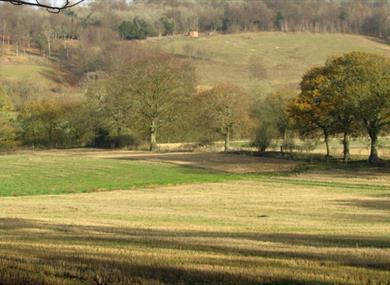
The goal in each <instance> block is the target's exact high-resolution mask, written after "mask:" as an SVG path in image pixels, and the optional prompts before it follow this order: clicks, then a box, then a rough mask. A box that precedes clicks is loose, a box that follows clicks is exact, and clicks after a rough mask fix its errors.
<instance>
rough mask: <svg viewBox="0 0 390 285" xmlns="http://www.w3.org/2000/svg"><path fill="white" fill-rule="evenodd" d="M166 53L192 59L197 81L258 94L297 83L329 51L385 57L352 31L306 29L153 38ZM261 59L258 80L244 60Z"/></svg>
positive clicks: (388, 49)
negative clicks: (227, 84) (261, 72)
mask: <svg viewBox="0 0 390 285" xmlns="http://www.w3.org/2000/svg"><path fill="white" fill-rule="evenodd" d="M153 42H154V44H156V45H160V46H162V47H163V48H164V49H165V50H167V51H168V52H171V53H174V54H176V55H179V56H185V57H189V58H192V59H193V61H194V63H195V65H196V68H197V73H198V76H199V84H200V85H206V86H207V85H212V84H215V83H218V82H223V81H228V82H233V83H236V84H238V85H241V86H243V87H245V88H247V89H249V90H262V91H264V92H266V91H269V90H271V89H275V88H279V87H283V86H294V87H295V86H297V84H298V83H299V80H300V78H301V76H302V74H303V73H304V72H305V71H306V70H307V69H308V68H310V67H312V66H315V65H319V64H323V63H324V61H325V60H326V59H327V58H328V57H330V56H334V55H339V54H342V53H346V52H350V51H366V52H375V53H379V54H383V55H385V56H390V46H389V45H386V44H382V43H379V42H376V41H373V40H370V39H368V38H366V37H363V36H358V35H345V34H311V33H276V32H264V33H244V34H229V35H212V36H206V35H205V36H201V37H199V38H197V39H194V38H188V37H180V38H172V39H162V40H159V41H157V40H156V41H153ZM254 61H260V62H262V64H263V66H264V67H265V69H266V73H267V75H266V77H265V78H263V79H258V78H254V77H253V76H251V72H250V67H249V66H250V64H251V63H252V62H254Z"/></svg>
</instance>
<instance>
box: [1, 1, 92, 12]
mask: <svg viewBox="0 0 390 285" xmlns="http://www.w3.org/2000/svg"><path fill="white" fill-rule="evenodd" d="M84 1H85V0H77V1H76V2H73V3H72V2H71V1H70V0H65V1H64V3H63V4H61V5H55V4H45V3H42V0H34V1H26V0H0V2H8V3H11V4H13V5H28V6H35V7H42V8H45V9H47V10H48V11H49V12H51V13H59V12H61V11H62V10H64V9H68V8H72V7H74V6H76V5H78V4H80V3H81V2H84Z"/></svg>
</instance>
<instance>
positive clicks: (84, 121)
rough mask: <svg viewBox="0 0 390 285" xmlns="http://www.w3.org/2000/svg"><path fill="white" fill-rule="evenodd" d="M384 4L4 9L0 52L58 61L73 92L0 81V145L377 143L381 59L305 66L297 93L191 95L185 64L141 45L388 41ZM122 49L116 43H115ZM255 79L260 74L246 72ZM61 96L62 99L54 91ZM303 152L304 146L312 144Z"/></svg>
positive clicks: (382, 104) (216, 90) (152, 0)
mask: <svg viewBox="0 0 390 285" xmlns="http://www.w3.org/2000/svg"><path fill="white" fill-rule="evenodd" d="M389 9H390V4H389V3H388V1H358V0H357V1H268V0H264V1H257V0H253V1H251V0H248V1H224V0H220V1H176V0H149V1H134V2H131V3H130V2H126V1H119V0H116V1H92V2H90V3H88V5H87V6H80V7H77V9H72V10H66V11H64V13H61V14H50V13H47V12H46V11H41V10H35V9H31V8H28V7H14V6H12V5H6V4H2V5H1V9H0V19H1V21H0V32H1V34H0V35H1V44H0V47H1V52H2V53H3V54H4V55H6V54H8V53H9V52H11V53H13V54H14V55H16V56H17V55H19V54H31V53H36V52H38V53H39V54H40V55H41V56H45V57H47V58H49V59H50V60H51V61H53V62H56V63H57V64H58V65H59V66H60V68H61V69H62V70H63V71H64V74H66V78H65V80H67V82H68V83H69V84H70V85H72V86H75V88H77V89H78V90H79V96H73V97H66V96H48V94H42V91H41V90H39V87H37V86H33V85H28V83H20V84H19V83H18V84H13V83H10V82H5V81H2V79H1V78H0V83H1V85H0V114H1V116H0V120H1V126H0V143H1V145H2V146H4V147H5V146H7V147H10V146H11V147H12V146H17V145H22V146H29V147H30V146H31V147H34V148H35V147H49V148H53V147H84V146H89V147H138V146H140V145H148V146H149V148H150V150H155V149H156V148H157V143H158V142H196V144H197V145H199V146H205V145H208V144H210V143H212V142H213V141H215V140H224V141H225V149H226V150H229V148H230V139H231V138H232V137H234V138H245V139H248V138H250V139H251V140H252V141H253V143H252V145H253V146H254V147H257V148H258V149H259V150H261V151H265V150H266V149H267V148H268V147H269V146H270V144H271V142H272V140H274V139H279V141H280V146H281V151H282V152H284V151H287V150H291V149H293V148H294V138H297V137H301V138H317V139H318V138H320V137H323V138H324V140H325V142H326V145H327V156H326V157H327V158H330V155H331V154H330V152H329V147H328V140H329V138H331V137H341V138H342V142H343V146H344V160H345V161H348V160H349V139H350V137H354V136H369V137H370V139H371V155H370V159H369V160H370V161H371V162H376V161H377V160H378V157H377V146H378V137H379V136H380V135H382V134H385V133H386V131H388V128H389V125H390V117H389V114H390V93H389V88H390V82H389V80H390V75H389V74H390V67H389V66H390V63H389V60H388V59H387V58H384V57H381V56H377V55H374V54H366V53H351V54H348V55H345V56H344V57H340V58H335V59H329V61H328V62H327V63H326V64H325V65H324V66H323V67H321V68H315V69H313V70H309V71H308V72H307V74H306V75H305V76H304V78H303V80H302V83H301V91H300V92H299V94H298V95H297V90H286V89H283V90H278V91H276V92H274V93H272V94H270V95H268V97H266V98H265V99H261V100H260V99H256V98H255V96H253V94H248V93H247V92H246V91H244V90H241V89H240V88H239V87H237V86H234V85H232V84H229V83H224V82H221V83H220V84H218V85H216V86H213V87H212V88H209V89H207V90H199V88H197V87H198V85H197V80H196V75H195V72H194V67H193V66H192V65H191V62H189V61H187V60H185V59H183V58H178V57H175V56H173V55H170V54H167V53H164V52H162V51H160V50H156V49H154V48H151V47H148V46H147V45H145V44H144V43H143V42H140V41H132V40H141V39H145V38H147V37H152V36H170V35H175V34H184V33H187V32H189V31H192V30H199V31H201V32H204V33H212V32H222V33H233V32H241V31H282V32H297V31H310V32H343V33H359V34H367V35H370V36H373V37H376V38H378V39H380V40H388V38H389V36H390V22H389V21H390V19H389V16H388V15H390V10H389ZM124 42H125V43H126V44H123V43H124ZM255 72H256V73H259V77H261V74H262V72H261V69H260V70H255ZM60 93H61V92H60ZM310 147H311V146H310V144H308V145H307V148H310Z"/></svg>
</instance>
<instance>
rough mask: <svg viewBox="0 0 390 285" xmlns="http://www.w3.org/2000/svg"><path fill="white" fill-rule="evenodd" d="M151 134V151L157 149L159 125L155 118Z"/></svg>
mask: <svg viewBox="0 0 390 285" xmlns="http://www.w3.org/2000/svg"><path fill="white" fill-rule="evenodd" d="M149 135H150V141H149V144H150V147H149V149H150V151H155V150H156V149H157V126H156V123H155V121H154V120H153V121H152V122H151V124H150V129H149Z"/></svg>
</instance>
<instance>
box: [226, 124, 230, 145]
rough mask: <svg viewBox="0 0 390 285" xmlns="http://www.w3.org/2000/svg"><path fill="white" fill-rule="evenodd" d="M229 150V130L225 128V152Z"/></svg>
mask: <svg viewBox="0 0 390 285" xmlns="http://www.w3.org/2000/svg"><path fill="white" fill-rule="evenodd" d="M229 149H230V128H227V129H226V133H225V151H229Z"/></svg>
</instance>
